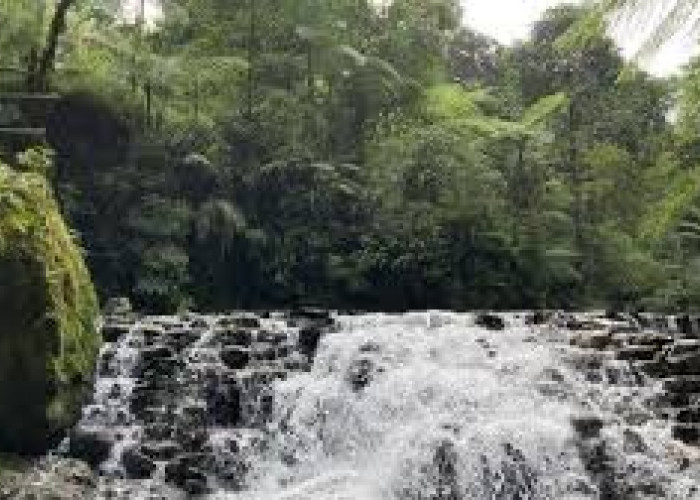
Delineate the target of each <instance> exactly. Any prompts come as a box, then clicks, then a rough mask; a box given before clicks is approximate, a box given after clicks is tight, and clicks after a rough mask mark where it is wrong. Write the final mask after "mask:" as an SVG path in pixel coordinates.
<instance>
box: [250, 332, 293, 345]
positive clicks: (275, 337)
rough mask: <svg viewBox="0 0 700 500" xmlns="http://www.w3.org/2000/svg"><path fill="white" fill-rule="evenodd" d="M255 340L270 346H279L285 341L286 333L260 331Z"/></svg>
mask: <svg viewBox="0 0 700 500" xmlns="http://www.w3.org/2000/svg"><path fill="white" fill-rule="evenodd" d="M256 340H257V341H258V342H266V343H268V344H272V345H280V344H282V343H284V341H286V340H287V333H286V332H279V331H270V330H260V331H259V332H258V335H257V338H256Z"/></svg>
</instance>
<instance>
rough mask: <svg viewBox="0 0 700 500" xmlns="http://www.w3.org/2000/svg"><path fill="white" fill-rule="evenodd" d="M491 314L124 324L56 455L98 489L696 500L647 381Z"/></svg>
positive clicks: (564, 337)
mask: <svg viewBox="0 0 700 500" xmlns="http://www.w3.org/2000/svg"><path fill="white" fill-rule="evenodd" d="M502 317H503V318H504V320H505V325H504V326H505V327H504V328H500V326H501V325H498V324H496V325H491V326H492V327H493V328H486V327H484V326H476V324H475V316H474V315H472V314H456V313H443V312H423V313H410V314H404V315H383V314H370V315H358V316H339V317H337V318H335V324H334V325H333V326H330V325H329V324H327V323H325V322H324V321H325V320H324V319H323V318H322V317H319V318H304V317H302V318H290V317H288V316H285V315H271V316H268V317H265V318H262V319H258V318H257V317H254V316H250V315H235V316H190V317H187V318H184V319H183V318H142V319H139V320H137V321H134V322H132V323H129V324H125V325H122V326H119V325H117V327H116V328H112V330H108V331H107V333H108V335H107V337H108V340H111V341H112V342H109V343H107V344H106V345H105V347H104V349H103V352H102V355H101V361H100V365H99V370H98V377H97V380H96V384H95V395H94V401H92V403H91V404H90V405H88V406H87V407H86V408H85V410H84V413H83V418H82V420H81V422H80V424H79V425H78V426H77V428H76V431H75V432H74V434H73V435H72V437H71V439H70V440H67V441H66V442H65V443H64V444H63V452H64V453H69V454H71V455H74V456H78V457H80V458H82V459H87V460H88V461H90V462H91V463H92V464H93V465H94V466H95V467H97V468H98V469H99V471H100V473H101V477H102V479H101V483H100V493H99V496H98V498H129V499H132V498H137V499H138V498H143V499H152V498H187V497H192V496H202V497H205V498H212V499H222V500H223V499H230V500H244V499H245V500H326V499H327V500H383V499H387V500H389V499H397V500H404V499H405V500H434V499H445V500H461V499H478V500H480V499H494V500H511V499H512V500H526V499H552V500H567V499H568V500H574V499H578V500H584V499H586V500H588V499H591V500H593V499H630V500H632V499H659V498H668V499H695V498H700V489H698V485H700V469H698V466H697V460H694V459H693V453H694V452H693V450H692V449H691V448H689V447H687V446H685V445H683V444H681V443H680V442H678V441H676V440H674V439H673V437H672V430H671V424H670V423H669V422H668V421H667V420H665V419H664V418H659V410H658V405H657V404H656V402H657V401H659V398H660V397H662V395H663V394H662V393H663V391H662V382H661V381H660V380H654V379H651V378H649V377H647V376H646V375H643V374H642V373H641V371H638V369H637V368H635V366H636V365H635V364H633V363H630V362H628V361H625V360H619V359H616V357H617V356H615V355H614V353H612V354H613V355H611V352H610V351H598V350H594V351H592V350H590V349H585V348H582V347H576V346H573V345H571V344H572V342H571V340H572V338H573V337H574V336H575V335H576V332H575V331H573V330H570V329H566V328H562V327H560V326H557V325H555V324H552V323H551V322H550V323H549V324H544V325H541V326H531V325H527V324H526V321H525V316H524V315H517V314H508V315H502ZM487 326H488V325H487ZM120 328H121V329H122V331H120V330H119V329H120ZM319 339H320V340H319ZM574 343H575V342H574Z"/></svg>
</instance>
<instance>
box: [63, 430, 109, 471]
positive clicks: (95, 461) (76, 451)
mask: <svg viewBox="0 0 700 500" xmlns="http://www.w3.org/2000/svg"><path fill="white" fill-rule="evenodd" d="M111 449H112V439H111V437H110V436H109V435H108V434H107V433H106V432H102V431H88V430H82V429H75V430H73V431H72V432H71V434H70V436H69V440H68V454H69V456H70V457H72V458H76V459H78V460H81V461H83V462H85V463H87V464H88V465H90V467H92V468H94V469H96V468H97V467H98V466H99V465H100V464H101V463H102V462H104V461H105V460H107V458H109V454H110V451H111Z"/></svg>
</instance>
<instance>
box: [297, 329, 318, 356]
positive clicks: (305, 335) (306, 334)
mask: <svg viewBox="0 0 700 500" xmlns="http://www.w3.org/2000/svg"><path fill="white" fill-rule="evenodd" d="M321 336H322V331H321V328H320V327H318V326H307V327H304V328H302V329H301V330H299V350H300V351H301V352H302V353H304V354H306V356H308V357H309V358H310V357H313V356H314V354H316V350H317V349H318V345H319V342H320V341H321Z"/></svg>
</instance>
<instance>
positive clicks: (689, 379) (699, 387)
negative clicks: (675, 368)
mask: <svg viewBox="0 0 700 500" xmlns="http://www.w3.org/2000/svg"><path fill="white" fill-rule="evenodd" d="M663 389H664V390H665V391H667V392H673V393H684V394H700V377H699V376H695V375H679V376H676V377H670V378H667V379H664V381H663Z"/></svg>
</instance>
